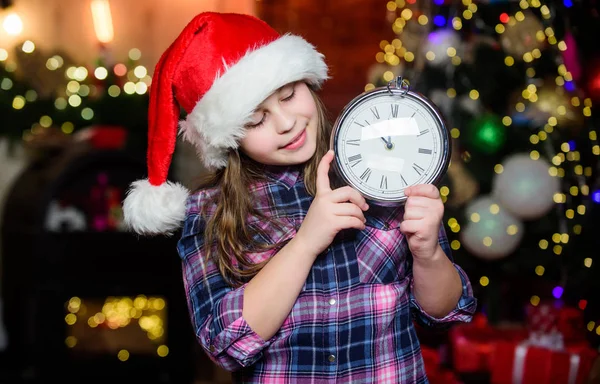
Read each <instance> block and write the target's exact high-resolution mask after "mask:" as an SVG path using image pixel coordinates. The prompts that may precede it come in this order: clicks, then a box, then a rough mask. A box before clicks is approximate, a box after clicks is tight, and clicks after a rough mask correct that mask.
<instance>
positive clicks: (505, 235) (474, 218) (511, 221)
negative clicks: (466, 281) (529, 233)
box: [460, 196, 524, 260]
mask: <svg viewBox="0 0 600 384" xmlns="http://www.w3.org/2000/svg"><path fill="white" fill-rule="evenodd" d="M465 213H466V215H467V220H468V222H467V225H466V226H464V227H463V228H462V229H461V231H460V234H461V242H462V244H463V246H464V247H465V248H466V249H467V251H469V252H470V253H472V254H474V255H475V256H478V257H480V258H482V259H485V260H497V259H501V258H503V257H506V256H508V255H509V254H511V253H512V252H513V251H514V250H515V249H516V248H517V247H518V245H519V243H520V242H521V239H522V238H523V232H524V229H523V223H521V221H519V219H517V218H516V217H514V216H513V215H511V214H510V213H509V212H508V211H507V210H506V209H503V208H502V207H501V206H500V205H499V204H498V202H497V201H496V200H494V199H493V198H492V197H490V196H480V197H478V198H476V199H474V200H473V201H472V202H471V203H470V204H469V205H468V206H467V208H466V210H465Z"/></svg>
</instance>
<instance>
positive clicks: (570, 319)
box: [557, 307, 586, 345]
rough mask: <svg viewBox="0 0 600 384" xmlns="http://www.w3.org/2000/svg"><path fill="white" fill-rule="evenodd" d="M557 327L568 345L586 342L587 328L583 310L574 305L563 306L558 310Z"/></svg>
mask: <svg viewBox="0 0 600 384" xmlns="http://www.w3.org/2000/svg"><path fill="white" fill-rule="evenodd" d="M557 329H558V332H560V333H561V334H562V335H563V340H564V341H565V343H566V344H567V345H569V344H573V343H581V342H584V341H585V338H586V333H585V331H586V328H585V324H584V319H583V312H582V311H580V310H579V309H577V308H573V307H564V308H561V309H560V311H559V312H558V319H557Z"/></svg>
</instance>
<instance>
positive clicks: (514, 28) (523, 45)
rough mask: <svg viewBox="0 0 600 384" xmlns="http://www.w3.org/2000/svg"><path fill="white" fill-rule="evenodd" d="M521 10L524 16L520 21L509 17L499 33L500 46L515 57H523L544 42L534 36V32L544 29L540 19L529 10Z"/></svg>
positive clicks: (540, 46) (539, 47) (541, 45)
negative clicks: (502, 31)
mask: <svg viewBox="0 0 600 384" xmlns="http://www.w3.org/2000/svg"><path fill="white" fill-rule="evenodd" d="M522 12H523V14H524V15H525V17H524V18H523V19H522V20H521V21H519V20H517V19H516V18H511V19H510V20H509V22H508V23H507V24H506V26H505V31H504V33H502V34H501V35H500V44H501V45H502V48H503V49H504V51H506V53H507V54H509V55H511V56H514V58H515V59H523V55H524V54H525V53H527V52H531V51H533V50H534V49H541V48H542V47H543V44H544V43H543V41H539V40H538V39H537V38H536V33H537V32H538V31H542V30H543V29H544V26H543V25H542V23H541V21H540V20H539V19H538V18H537V17H536V16H535V15H534V14H533V13H532V12H531V11H522Z"/></svg>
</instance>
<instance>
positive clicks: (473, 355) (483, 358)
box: [450, 315, 528, 373]
mask: <svg viewBox="0 0 600 384" xmlns="http://www.w3.org/2000/svg"><path fill="white" fill-rule="evenodd" d="M527 335H528V332H527V329H525V328H524V327H514V326H511V327H501V328H500V327H498V328H493V327H490V326H489V325H487V321H485V317H483V316H482V315H478V316H476V318H475V319H474V321H473V323H470V324H464V325H462V324H461V325H457V326H455V327H454V328H452V329H451V330H450V342H451V345H452V361H453V365H454V370H455V371H456V372H460V373H475V372H489V371H490V370H491V366H492V365H493V363H492V357H493V352H494V349H495V348H496V344H497V342H499V341H502V340H511V341H514V342H519V341H521V340H524V339H526V338H527Z"/></svg>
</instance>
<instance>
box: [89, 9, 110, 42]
mask: <svg viewBox="0 0 600 384" xmlns="http://www.w3.org/2000/svg"><path fill="white" fill-rule="evenodd" d="M91 8H92V18H93V21H94V30H95V31H96V38H97V39H98V41H99V42H101V43H104V44H107V43H110V42H111V41H112V40H113V38H114V37H115V35H114V31H113V23H112V16H111V13H110V4H109V2H108V0H92V3H91Z"/></svg>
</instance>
